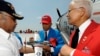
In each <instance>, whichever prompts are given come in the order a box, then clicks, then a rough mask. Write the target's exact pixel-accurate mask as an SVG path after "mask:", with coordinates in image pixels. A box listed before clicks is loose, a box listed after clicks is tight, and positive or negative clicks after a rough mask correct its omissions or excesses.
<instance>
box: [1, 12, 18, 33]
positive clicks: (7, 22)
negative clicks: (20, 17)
mask: <svg viewBox="0 0 100 56" xmlns="http://www.w3.org/2000/svg"><path fill="white" fill-rule="evenodd" d="M1 18H2V19H1V21H0V22H1V24H2V28H3V29H4V30H5V31H6V32H8V33H11V32H13V31H14V29H15V27H16V25H17V23H16V19H14V17H12V16H11V15H10V14H8V13H6V12H3V13H2V16H1Z"/></svg>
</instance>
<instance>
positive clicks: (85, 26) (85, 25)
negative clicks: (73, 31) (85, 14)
mask: <svg viewBox="0 0 100 56" xmlns="http://www.w3.org/2000/svg"><path fill="white" fill-rule="evenodd" d="M90 23H91V20H90V19H88V20H87V21H85V22H84V23H83V24H82V25H81V26H80V27H79V30H80V32H79V39H78V43H79V41H80V39H81V37H82V35H83V33H84V31H85V30H86V28H87V27H88V26H89V25H90ZM74 52H75V49H74V50H73V51H72V52H71V53H70V56H73V53H74Z"/></svg>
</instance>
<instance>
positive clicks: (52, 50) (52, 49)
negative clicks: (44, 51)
mask: <svg viewBox="0 0 100 56" xmlns="http://www.w3.org/2000/svg"><path fill="white" fill-rule="evenodd" d="M46 32H47V36H48V34H49V30H48V31H46ZM51 52H54V48H53V47H51Z"/></svg>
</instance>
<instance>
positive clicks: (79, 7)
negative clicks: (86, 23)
mask: <svg viewBox="0 0 100 56" xmlns="http://www.w3.org/2000/svg"><path fill="white" fill-rule="evenodd" d="M79 8H80V7H79ZM79 8H74V9H71V10H68V12H67V13H70V12H71V11H73V10H76V9H79Z"/></svg>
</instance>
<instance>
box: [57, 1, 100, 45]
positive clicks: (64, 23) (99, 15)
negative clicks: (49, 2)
mask: <svg viewBox="0 0 100 56" xmlns="http://www.w3.org/2000/svg"><path fill="white" fill-rule="evenodd" d="M91 1H92V2H93V14H92V17H91V18H92V19H94V20H95V21H97V22H99V23H100V7H99V6H100V0H91ZM57 13H58V16H59V18H58V20H57V23H56V25H57V29H58V30H59V31H60V32H61V34H62V36H63V38H64V40H65V43H69V36H70V34H71V32H72V31H73V30H74V29H75V27H74V26H73V25H70V24H69V23H68V19H67V17H66V14H67V12H66V13H64V14H63V15H61V14H60V11H59V9H58V8H57Z"/></svg>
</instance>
